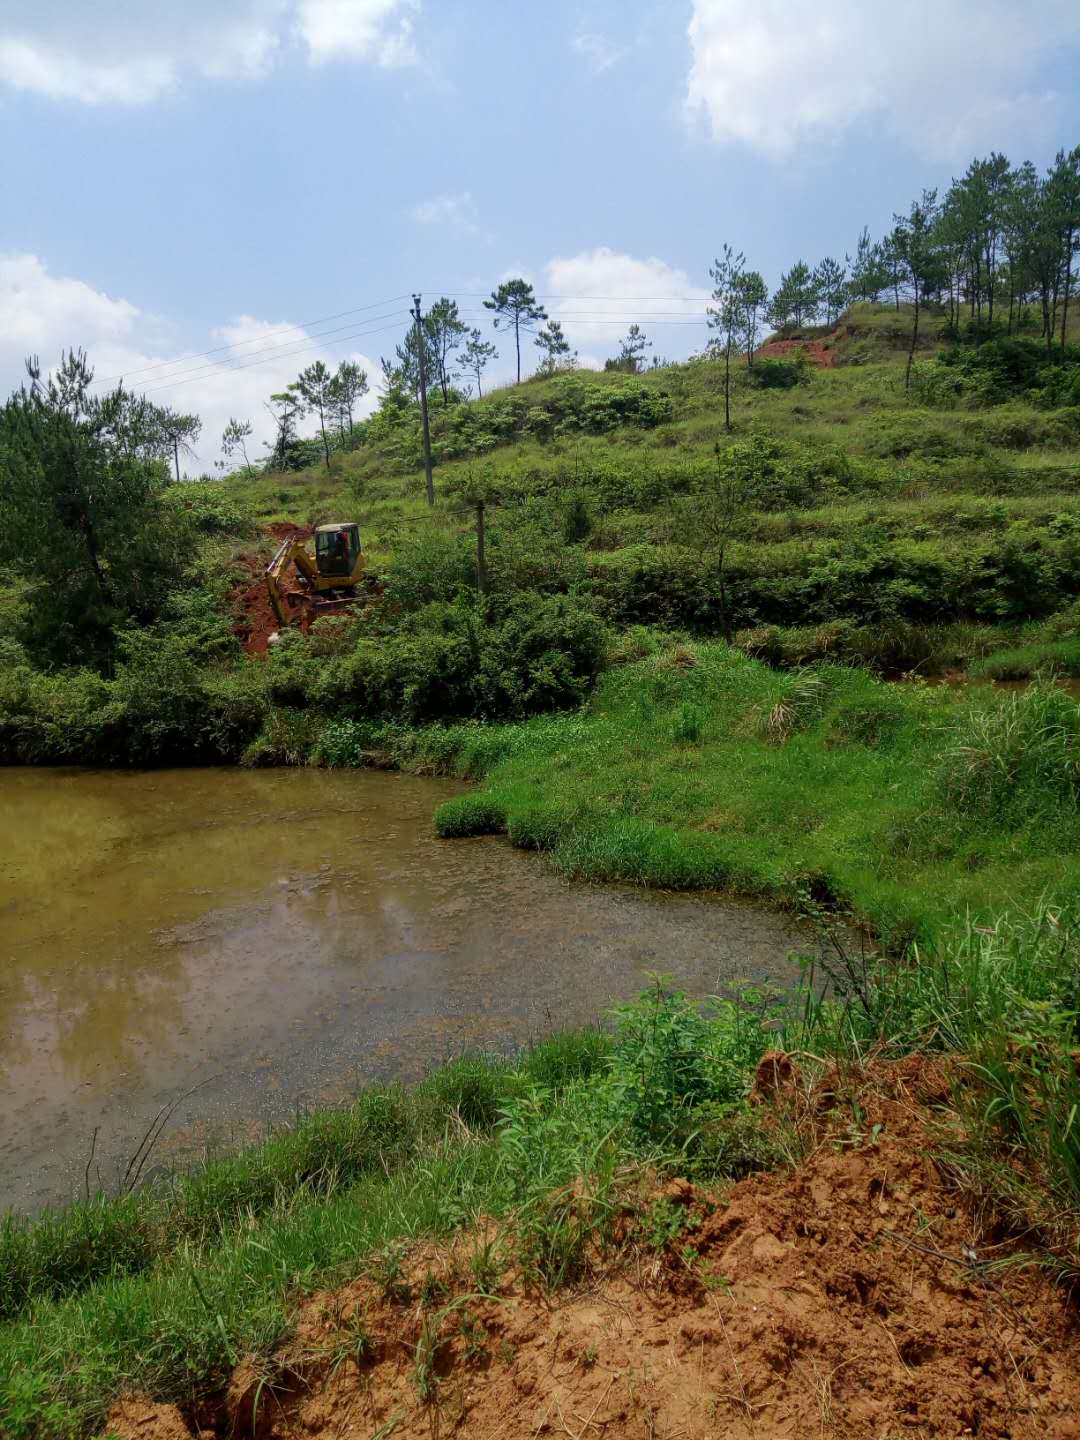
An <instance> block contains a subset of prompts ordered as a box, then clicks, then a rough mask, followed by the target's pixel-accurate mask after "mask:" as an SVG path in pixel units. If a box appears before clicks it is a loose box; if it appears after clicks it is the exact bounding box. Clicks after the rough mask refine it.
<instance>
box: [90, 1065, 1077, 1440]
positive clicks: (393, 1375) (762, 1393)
mask: <svg viewBox="0 0 1080 1440" xmlns="http://www.w3.org/2000/svg"><path fill="white" fill-rule="evenodd" d="M787 1073H788V1074H790V1073H791V1072H790V1071H788V1072H787ZM783 1074H784V1072H781V1075H783ZM770 1079H772V1077H770ZM950 1085H951V1079H950V1077H949V1076H948V1075H947V1074H946V1073H945V1072H943V1071H942V1070H940V1069H939V1068H937V1067H935V1066H934V1065H933V1064H929V1063H927V1062H925V1061H923V1060H922V1059H921V1058H919V1057H912V1058H910V1059H908V1060H905V1061H901V1062H899V1063H898V1064H896V1065H890V1066H877V1067H875V1068H874V1069H873V1070H872V1071H869V1072H865V1073H863V1074H859V1073H858V1072H851V1074H850V1075H849V1076H848V1077H845V1074H844V1073H841V1072H834V1073H833V1074H832V1075H831V1076H830V1075H828V1074H826V1076H825V1077H823V1079H822V1081H821V1082H819V1083H818V1085H817V1086H816V1087H815V1088H814V1089H813V1090H811V1091H809V1092H805V1091H803V1089H802V1081H801V1079H800V1077H798V1075H797V1074H796V1075H795V1076H794V1079H793V1083H790V1084H788V1083H787V1082H786V1081H783V1080H782V1081H781V1093H780V1094H779V1095H778V1096H777V1098H776V1100H775V1101H774V1100H772V1099H771V1098H769V1097H770V1096H771V1088H772V1087H771V1085H770V1087H769V1089H768V1090H767V1091H766V1093H765V1094H764V1095H760V1094H759V1098H760V1099H761V1100H762V1101H763V1103H764V1104H765V1105H766V1106H767V1109H766V1110H765V1111H764V1113H763V1121H762V1123H764V1124H770V1123H772V1124H776V1123H778V1122H779V1123H781V1124H786V1125H793V1126H794V1127H795V1130H796V1132H797V1135H798V1140H799V1141H800V1142H801V1144H800V1145H799V1146H798V1148H800V1149H802V1150H803V1151H804V1152H805V1153H804V1154H803V1156H802V1158H801V1159H797V1160H796V1162H795V1163H794V1164H793V1166H792V1167H791V1168H784V1169H781V1170H779V1171H777V1172H775V1173H770V1174H764V1175H760V1176H755V1177H751V1178H749V1179H746V1180H743V1181H741V1182H740V1183H739V1184H737V1185H735V1186H734V1187H733V1188H730V1189H728V1190H723V1189H720V1190H709V1189H708V1188H700V1187H695V1186H692V1185H690V1184H688V1183H687V1182H686V1181H685V1180H673V1181H670V1182H669V1183H668V1184H667V1185H665V1186H664V1187H663V1188H662V1189H659V1190H658V1189H656V1188H653V1189H652V1190H650V1189H648V1188H642V1189H641V1190H639V1191H629V1192H628V1193H627V1194H626V1195H624V1197H623V1199H624V1201H625V1202H626V1203H625V1204H624V1205H623V1207H622V1210H621V1215H622V1219H621V1230H620V1231H619V1232H618V1233H617V1234H616V1235H615V1236H614V1238H613V1241H612V1242H611V1243H609V1244H608V1245H606V1246H603V1247H601V1246H599V1245H598V1246H596V1247H595V1248H594V1250H593V1251H592V1252H591V1255H590V1257H589V1262H588V1265H587V1270H586V1273H585V1274H584V1275H583V1276H581V1277H580V1279H579V1281H578V1283H576V1284H575V1285H574V1286H572V1287H571V1288H569V1289H567V1290H564V1291H562V1292H557V1293H555V1294H553V1295H552V1294H547V1293H545V1292H544V1291H543V1290H542V1289H540V1288H539V1287H538V1286H537V1284H536V1283H535V1282H534V1281H533V1280H532V1278H531V1277H530V1273H529V1272H528V1270H527V1269H523V1268H522V1266H521V1264H520V1261H519V1250H518V1245H517V1239H516V1237H515V1235H514V1232H513V1227H512V1225H510V1226H504V1227H496V1226H495V1225H492V1224H489V1225H488V1226H487V1227H486V1228H485V1229H483V1230H481V1231H480V1232H472V1233H468V1234H465V1235H463V1236H461V1237H460V1238H459V1239H458V1240H457V1241H455V1242H449V1243H445V1244H441V1245H432V1244H430V1243H428V1244H422V1245H419V1246H417V1247H415V1248H414V1250H413V1251H412V1253H411V1255H410V1256H409V1258H408V1260H407V1261H406V1263H405V1264H404V1265H403V1266H402V1269H401V1272H400V1273H399V1274H398V1276H397V1278H396V1282H395V1290H394V1291H393V1292H392V1293H391V1292H388V1290H387V1287H386V1285H385V1283H383V1282H382V1281H381V1280H380V1278H379V1276H378V1274H377V1273H376V1274H372V1275H370V1276H367V1277H364V1278H361V1279H360V1280H358V1281H356V1282H355V1283H353V1284H351V1285H349V1286H347V1287H345V1288H344V1289H341V1290H338V1291H335V1292H327V1293H323V1294H320V1295H316V1296H314V1297H313V1298H312V1299H311V1300H309V1301H308V1302H307V1303H306V1304H305V1305H304V1306H303V1308H302V1309H301V1311H300V1314H299V1316H298V1323H297V1324H296V1327H295V1331H294V1333H293V1334H292V1336H291V1338H290V1340H289V1342H288V1344H287V1346H286V1348H285V1349H284V1350H283V1351H282V1352H281V1353H279V1354H278V1355H277V1356H276V1357H274V1358H273V1359H272V1360H270V1361H269V1362H266V1361H265V1360H261V1361H260V1362H259V1363H258V1364H254V1363H252V1362H251V1361H250V1360H245V1361H243V1362H242V1363H241V1364H240V1365H239V1366H238V1368H237V1370H236V1371H235V1373H234V1375H233V1377H232V1383H231V1384H230V1385H229V1387H228V1389H227V1390H226V1391H225V1392H224V1393H222V1394H220V1395H215V1396H206V1397H201V1399H202V1403H200V1404H196V1405H194V1406H190V1407H188V1408H187V1413H186V1414H182V1413H181V1411H180V1410H178V1409H175V1408H174V1407H173V1406H171V1405H156V1404H154V1403H153V1402H149V1401H146V1400H140V1399H136V1398H129V1399H128V1400H127V1401H125V1402H121V1403H120V1404H118V1405H117V1406H116V1407H115V1408H114V1410H113V1411H112V1413H111V1415H110V1417H109V1424H110V1429H111V1430H113V1431H115V1433H116V1434H117V1435H118V1436H119V1437H120V1440H193V1437H201V1440H212V1437H213V1440H217V1437H224V1436H227V1435H228V1436H252V1435H258V1436H259V1437H260V1440H295V1437H301V1436H303V1437H316V1440H348V1437H355V1436H388V1435H390V1434H391V1433H392V1434H393V1435H394V1436H395V1437H401V1440H427V1437H429V1436H431V1435H440V1434H441V1435H460V1436H477V1437H488V1440H496V1437H499V1440H502V1437H505V1440H527V1437H538V1436H552V1437H554V1436H562V1435H570V1436H573V1437H578V1440H584V1437H586V1436H590V1435H596V1436H600V1435H602V1436H604V1437H606V1440H640V1437H649V1436H652V1437H656V1440H660V1437H671V1440H676V1437H679V1440H708V1437H712V1436H719V1435H723V1436H726V1437H729V1440H794V1437H799V1440H802V1437H811V1436H820V1437H834V1440H896V1437H899V1436H901V1435H905V1436H911V1437H926V1440H929V1437H931V1436H933V1437H944V1436H970V1435H978V1436H980V1437H983V1440H1020V1437H1028V1440H1035V1437H1045V1440H1076V1437H1077V1436H1078V1435H1080V1424H1078V1422H1077V1419H1076V1416H1077V1409H1078V1406H1080V1325H1078V1321H1077V1313H1076V1309H1075V1306H1074V1305H1073V1304H1072V1303H1070V1300H1069V1297H1068V1295H1067V1293H1066V1292H1065V1291H1064V1290H1063V1289H1059V1288H1056V1287H1055V1286H1054V1285H1053V1284H1052V1283H1051V1282H1050V1281H1049V1279H1048V1278H1047V1277H1046V1276H1045V1275H1043V1274H1041V1273H1040V1272H1039V1271H1038V1270H1037V1269H1036V1268H1034V1267H1032V1266H1024V1265H1010V1264H1008V1263H1005V1262H1007V1261H1008V1259H1009V1257H1010V1256H1012V1255H1013V1254H1014V1253H1015V1252H1014V1250H1013V1248H1012V1247H1011V1246H1010V1245H1009V1244H1007V1243H1002V1241H1001V1237H1000V1236H999V1235H997V1234H995V1233H992V1232H990V1231H989V1229H988V1228H987V1225H986V1217H983V1216H980V1215H979V1214H978V1213H977V1212H976V1211H975V1210H973V1209H972V1208H969V1207H968V1206H967V1205H966V1204H965V1203H964V1200H963V1198H962V1197H961V1196H960V1195H958V1194H957V1192H956V1191H955V1190H954V1189H953V1188H952V1187H951V1186H950V1184H949V1181H948V1177H947V1175H946V1174H945V1173H944V1172H943V1171H942V1170H941V1169H940V1168H939V1167H938V1166H937V1165H936V1164H935V1162H934V1160H933V1158H932V1156H933V1154H934V1152H935V1150H936V1149H937V1148H938V1146H939V1145H940V1139H941V1137H940V1133H939V1131H940V1126H941V1124H942V1121H943V1117H942V1113H941V1111H940V1109H939V1106H940V1104H941V1103H942V1102H943V1101H944V1100H945V1099H946V1098H947V1096H948V1095H949V1093H950ZM778 1112H779V1113H778ZM853 1114H858V1115H859V1117H860V1119H859V1122H858V1124H857V1125H854V1124H853V1123H852V1116H853ZM954 1120H955V1117H954ZM582 1193H583V1198H582V1206H583V1207H584V1203H585V1202H584V1194H585V1193H586V1192H585V1190H584V1189H583V1192H582ZM657 1213H660V1214H662V1215H663V1216H664V1221H665V1225H666V1227H667V1230H666V1233H667V1234H673V1238H672V1239H671V1240H669V1241H667V1242H666V1243H664V1242H663V1239H662V1237H661V1238H659V1239H658V1237H657V1230H656V1221H655V1218H652V1219H650V1217H655V1216H656V1215H657ZM485 1247H486V1248H485ZM478 1254H481V1255H483V1256H485V1257H486V1256H490V1255H494V1256H496V1257H498V1259H497V1261H496V1262H492V1267H493V1270H494V1273H493V1275H490V1276H489V1283H488V1285H487V1287H486V1289H485V1290H484V1292H483V1293H477V1289H478V1287H477V1281H476V1273H475V1272H476V1261H475V1257H476V1256H477V1255H478ZM376 1269H377V1267H376ZM425 1297H427V1298H425ZM432 1297H434V1298H432ZM358 1337H362V1341H363V1343H362V1345H360V1344H358Z"/></svg>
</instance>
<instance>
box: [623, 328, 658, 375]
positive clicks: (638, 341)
mask: <svg viewBox="0 0 1080 1440" xmlns="http://www.w3.org/2000/svg"><path fill="white" fill-rule="evenodd" d="M652 343H653V342H652V341H651V340H649V339H648V338H647V337H646V335H645V333H644V331H643V330H642V328H641V326H640V325H637V324H635V325H631V326H630V329H629V330H628V331H627V332H626V338H625V339H624V340H623V341H622V344H621V345H620V347H619V354H618V357H617V360H616V364H617V365H618V368H619V369H620V370H627V371H629V372H630V374H631V375H636V374H637V373H638V371H639V370H644V368H645V351H646V350H651V349H652Z"/></svg>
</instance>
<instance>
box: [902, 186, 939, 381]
mask: <svg viewBox="0 0 1080 1440" xmlns="http://www.w3.org/2000/svg"><path fill="white" fill-rule="evenodd" d="M937 215H938V203H937V191H936V190H924V191H923V193H922V198H921V199H920V200H916V201H915V202H914V203H913V204H912V207H911V209H910V210H909V211H908V213H907V214H906V215H894V216H893V219H894V220H895V221H896V229H895V230H894V232H893V234H894V237H895V245H896V253H897V257H898V261H899V265H900V273H901V276H902V277H903V280H904V282H906V284H907V286H908V288H909V290H910V292H911V299H912V307H913V312H914V313H913V316H912V322H911V347H910V349H909V350H908V358H907V369H906V370H905V371H904V389H905V390H908V389H910V388H911V367H912V365H913V364H914V362H915V347H916V345H917V344H918V343H919V312H920V310H921V307H922V300H923V296H924V295H925V293H926V291H927V289H929V288H930V287H931V286H932V284H933V283H934V282H935V279H936V276H937V273H938V270H939V262H938V255H937V247H936V241H935V234H934V231H935V225H936V222H937Z"/></svg>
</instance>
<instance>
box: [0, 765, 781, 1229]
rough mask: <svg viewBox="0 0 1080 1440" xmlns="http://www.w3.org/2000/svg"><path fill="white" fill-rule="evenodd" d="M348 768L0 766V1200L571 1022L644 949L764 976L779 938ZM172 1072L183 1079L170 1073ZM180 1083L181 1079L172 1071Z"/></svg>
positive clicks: (701, 988)
mask: <svg viewBox="0 0 1080 1440" xmlns="http://www.w3.org/2000/svg"><path fill="white" fill-rule="evenodd" d="M462 788H463V787H462V786H460V785H458V784H456V783H455V782H452V781H436V780H421V779H417V778H414V777H411V776H405V775H392V774H383V773H375V772H359V773H356V772H326V771H312V770H266V771H244V770H238V769H229V770H224V769H223V770H183V771H156V772H148V773H130V774H129V773H117V772H102V771H89V770H20V769H8V770H0V813H2V814H3V816H4V821H5V825H4V830H5V837H4V844H3V849H2V851H0V922H2V927H0V1213H2V1212H3V1211H4V1210H6V1209H17V1210H24V1209H25V1210H32V1209H35V1208H38V1207H40V1206H41V1205H43V1204H49V1203H53V1202H56V1201H58V1200H61V1199H64V1198H66V1197H68V1196H70V1195H71V1194H72V1193H74V1192H76V1191H79V1190H81V1189H82V1186H83V1184H84V1172H85V1168H86V1163H87V1157H88V1155H89V1154H90V1148H91V1141H92V1137H93V1135H94V1131H95V1128H97V1130H98V1135H97V1140H96V1146H95V1151H94V1164H93V1167H92V1171H91V1181H92V1183H101V1184H104V1185H107V1186H110V1187H111V1186H112V1185H114V1184H115V1182H116V1179H117V1175H118V1173H119V1171H122V1169H123V1167H124V1165H125V1164H126V1161H127V1159H128V1157H129V1156H130V1155H131V1154H132V1152H133V1151H134V1150H135V1147H136V1146H137V1144H138V1142H139V1139H140V1137H141V1136H142V1135H143V1133H144V1132H145V1130H146V1128H147V1126H148V1125H149V1124H150V1122H151V1121H152V1119H153V1117H154V1115H155V1114H156V1112H157V1111H158V1109H159V1107H161V1106H162V1105H165V1104H167V1103H169V1102H170V1101H172V1100H174V1099H176V1098H177V1097H178V1096H185V1095H186V1098H184V1099H182V1100H181V1102H180V1103H179V1105H178V1106H177V1108H176V1111H175V1113H174V1114H173V1116H172V1119H171V1121H170V1125H169V1128H168V1130H167V1131H166V1134H165V1137H164V1138H163V1141H162V1143H161V1144H160V1146H159V1147H158V1150H157V1151H156V1152H155V1155H154V1157H153V1162H152V1163H154V1164H162V1163H169V1162H170V1161H174V1160H177V1159H184V1158H188V1157H190V1156H191V1155H193V1154H199V1153H202V1152H203V1150H204V1149H205V1148H206V1147H208V1146H209V1147H217V1146H220V1145H223V1144H234V1143H237V1142H238V1141H241V1140H243V1139H247V1138H253V1137H256V1136H258V1135H259V1134H261V1133H263V1131H264V1129H265V1127H266V1126H267V1125H269V1124H272V1123H274V1122H275V1121H279V1120H281V1119H282V1118H286V1117H288V1116H291V1115H292V1114H294V1113H295V1112H296V1111H297V1110H299V1109H302V1108H304V1107H307V1106H310V1105H312V1104H315V1103H320V1102H333V1101H335V1100H340V1099H342V1098H343V1097H345V1096H346V1095H348V1094H349V1093H350V1091H351V1090H353V1089H354V1088H355V1087H356V1086H357V1085H358V1084H360V1083H362V1082H363V1081H364V1080H366V1079H371V1078H376V1077H379V1078H381V1077H391V1076H392V1077H398V1078H402V1079H413V1078H416V1077H418V1076H420V1075H421V1074H423V1073H424V1072H425V1071H427V1070H428V1069H430V1068H431V1067H432V1066H433V1065H436V1064H438V1063H439V1062H440V1061H442V1060H444V1059H446V1058H448V1057H449V1056H451V1055H453V1054H455V1053H459V1052H460V1051H462V1050H463V1049H467V1048H469V1047H477V1046H482V1047H485V1048H493V1049H500V1050H502V1049H508V1048H510V1047H512V1046H513V1045H515V1044H519V1043H521V1042H523V1041H525V1040H527V1039H529V1038H530V1037H533V1036H536V1035H538V1034H542V1033H543V1032H545V1031H547V1030H549V1029H551V1028H553V1027H556V1026H561V1025H567V1024H574V1023H579V1022H586V1021H591V1020H595V1019H596V1018H598V1017H599V1016H601V1015H602V1014H603V1013H604V1012H605V1010H606V1009H607V1008H608V1007H609V1006H610V1005H611V1003H612V1002H613V1001H616V1000H620V999H627V998H629V997H631V996H632V995H634V994H635V993H636V992H637V990H638V989H639V988H640V987H641V985H642V983H643V980H644V978H645V974H646V972H648V971H650V970H662V971H664V972H666V973H668V974H671V975H673V976H674V977H675V978H676V979H677V980H678V981H679V982H680V983H681V984H683V985H685V986H686V987H687V988H688V989H690V990H692V991H694V992H697V993H702V994H705V993H711V992H713V991H714V990H716V989H718V988H722V987H724V986H725V984H727V983H729V982H730V981H732V980H733V979H736V978H741V977H746V978H749V979H752V980H754V981H757V982H759V983H760V982H763V981H769V982H773V983H776V984H778V985H785V984H788V983H790V980H791V978H792V976H793V974H794V963H793V962H792V961H791V960H790V959H789V954H790V952H791V950H792V949H793V948H797V947H799V946H802V948H806V947H807V944H808V941H807V937H806V935H805V934H803V933H802V932H800V931H799V930H798V928H797V927H796V926H795V925H794V924H793V923H792V922H791V921H790V920H789V919H787V918H785V917H782V916H777V915H774V914H771V913H769V912H768V911H763V910H759V909H756V908H752V907H748V906H739V905H734V904H727V903H723V902H720V901H717V900H710V899H695V898H687V897H665V896H657V895H650V894H647V893H644V892H639V891H633V890H627V889H614V888H602V887H594V886H581V885H577V886H569V885H567V884H566V883H565V882H563V881H562V880H560V879H559V878H558V877H557V876H555V875H554V874H553V873H552V872H551V871H550V870H549V869H548V868H547V867H546V866H545V865H544V864H543V862H542V861H541V860H539V859H538V858H537V857H536V856H533V855H527V854H524V853H521V852H518V851H515V850H513V849H512V848H511V847H510V846H509V845H508V844H507V842H505V841H504V840H501V839H497V838H491V839H482V840H468V841H441V840H439V839H437V838H436V837H435V835H434V833H433V831H432V826H431V814H432V810H433V808H434V807H435V805H436V804H438V802H439V801H440V800H442V799H444V798H445V797H446V796H448V795H452V794H455V793H458V792H459V791H460V790H461V789H462ZM194 1087H197V1088H194ZM189 1091H191V1092H193V1093H190V1094H187V1092H189Z"/></svg>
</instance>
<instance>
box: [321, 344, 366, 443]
mask: <svg viewBox="0 0 1080 1440" xmlns="http://www.w3.org/2000/svg"><path fill="white" fill-rule="evenodd" d="M367 393H368V377H367V371H366V370H361V368H360V366H359V365H357V363H356V361H355V360H343V361H342V362H341V364H340V365H339V366H338V368H337V370H336V371H335V372H334V377H333V379H332V380H331V381H330V412H331V414H332V416H333V418H334V419H335V420H336V421H337V427H338V434H339V435H340V436H341V438H342V439H343V440H344V439H345V437H346V436H347V435H350V434H351V433H352V428H353V410H354V408H355V406H356V402H357V401H358V400H360V399H361V398H362V397H363V396H364V395H366V394H367Z"/></svg>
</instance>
